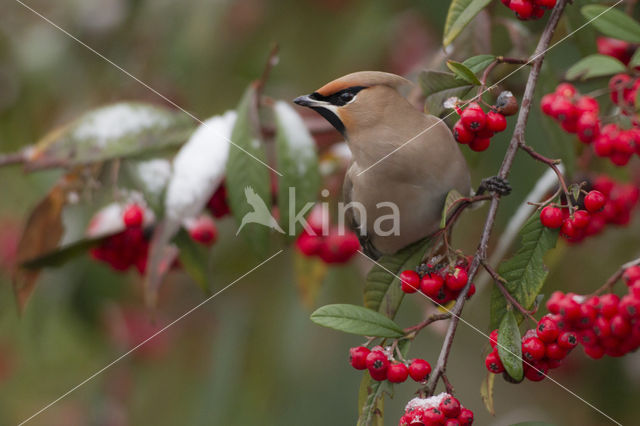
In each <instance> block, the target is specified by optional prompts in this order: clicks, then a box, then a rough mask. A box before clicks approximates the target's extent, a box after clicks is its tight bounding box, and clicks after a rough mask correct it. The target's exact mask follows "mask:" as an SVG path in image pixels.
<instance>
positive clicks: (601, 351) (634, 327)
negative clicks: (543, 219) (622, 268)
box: [547, 266, 640, 359]
mask: <svg viewBox="0 0 640 426" xmlns="http://www.w3.org/2000/svg"><path fill="white" fill-rule="evenodd" d="M624 280H625V282H626V284H627V286H628V288H627V294H625V295H624V296H622V297H619V296H618V295H616V294H614V293H607V294H603V295H601V296H578V295H576V294H573V293H567V294H564V293H562V292H559V291H557V292H555V293H553V294H552V295H551V297H550V298H549V301H548V302H547V309H549V312H551V313H552V314H553V315H552V316H551V317H552V318H554V319H555V320H556V321H557V323H558V325H559V327H560V328H561V329H563V330H571V331H573V332H575V333H576V334H577V336H578V341H579V342H580V344H582V346H583V348H584V352H585V353H586V354H587V355H588V356H589V357H591V358H593V359H599V358H602V357H603V356H604V355H605V354H606V355H609V356H612V357H619V356H623V355H625V354H627V353H629V352H632V351H635V350H636V349H638V347H640V321H639V319H640V267H638V266H634V267H631V268H629V269H627V271H626V272H625V274H624Z"/></svg>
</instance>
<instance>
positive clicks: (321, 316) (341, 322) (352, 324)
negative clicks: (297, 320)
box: [311, 304, 404, 338]
mask: <svg viewBox="0 0 640 426" xmlns="http://www.w3.org/2000/svg"><path fill="white" fill-rule="evenodd" d="M311 321H313V322H315V323H316V324H318V325H321V326H323V327H328V328H333V329H334V330H339V331H344V332H345V333H351V334H358V335H361V336H375V337H395V338H398V337H402V336H404V332H403V331H402V329H401V328H400V327H399V326H398V325H397V324H396V323H395V322H393V320H392V319H390V318H387V317H385V316H384V315H382V314H381V313H379V312H376V311H372V310H371V309H368V308H365V307H363V306H357V305H348V304H335V305H326V306H323V307H321V308H318V309H316V311H315V312H314V313H312V314H311Z"/></svg>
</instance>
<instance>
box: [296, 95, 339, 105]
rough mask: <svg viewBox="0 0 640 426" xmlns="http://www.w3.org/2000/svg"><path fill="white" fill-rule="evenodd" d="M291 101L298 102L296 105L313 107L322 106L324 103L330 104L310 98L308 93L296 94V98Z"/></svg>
mask: <svg viewBox="0 0 640 426" xmlns="http://www.w3.org/2000/svg"><path fill="white" fill-rule="evenodd" d="M293 103H295V104H298V105H300V106H303V107H309V108H314V107H315V108H317V107H323V106H326V105H330V104H329V103H328V102H324V101H318V100H315V99H311V97H310V96H309V95H304V96H298V97H297V98H295V99H294V100H293Z"/></svg>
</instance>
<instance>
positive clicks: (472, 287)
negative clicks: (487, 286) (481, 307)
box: [467, 283, 476, 299]
mask: <svg viewBox="0 0 640 426" xmlns="http://www.w3.org/2000/svg"><path fill="white" fill-rule="evenodd" d="M474 294H476V285H475V284H474V283H471V285H470V286H469V291H468V292H467V299H471V296H473V295H474Z"/></svg>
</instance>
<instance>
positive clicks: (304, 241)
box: [296, 231, 323, 256]
mask: <svg viewBox="0 0 640 426" xmlns="http://www.w3.org/2000/svg"><path fill="white" fill-rule="evenodd" d="M322 245H323V239H322V237H320V236H317V235H311V234H309V233H307V232H306V231H303V232H302V233H301V234H300V236H299V237H298V239H296V247H297V248H298V250H300V252H301V253H302V254H304V255H305V256H313V255H315V254H318V253H319V252H320V249H321V248H322Z"/></svg>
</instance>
